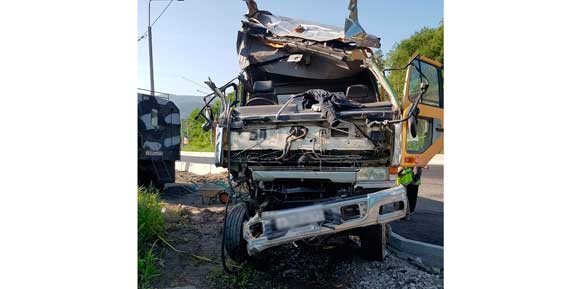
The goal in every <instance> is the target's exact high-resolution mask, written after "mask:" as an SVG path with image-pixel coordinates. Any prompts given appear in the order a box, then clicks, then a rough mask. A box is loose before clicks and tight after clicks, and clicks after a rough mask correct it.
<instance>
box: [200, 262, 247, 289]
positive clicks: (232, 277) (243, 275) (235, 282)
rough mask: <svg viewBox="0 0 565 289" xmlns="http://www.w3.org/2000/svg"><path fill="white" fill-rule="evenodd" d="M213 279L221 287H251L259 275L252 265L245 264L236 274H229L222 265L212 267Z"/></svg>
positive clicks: (244, 288)
mask: <svg viewBox="0 0 565 289" xmlns="http://www.w3.org/2000/svg"><path fill="white" fill-rule="evenodd" d="M211 276H212V279H213V280H214V282H215V283H216V285H217V286H218V287H219V288H233V289H246V288H251V287H252V285H253V284H252V283H253V281H255V279H256V277H257V272H256V271H255V269H253V268H251V267H250V266H245V265H244V267H243V268H242V269H240V270H238V271H237V273H235V274H227V273H225V272H224V270H223V269H222V266H217V267H215V268H214V269H212V274H211Z"/></svg>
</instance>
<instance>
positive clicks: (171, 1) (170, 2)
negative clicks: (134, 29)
mask: <svg viewBox="0 0 565 289" xmlns="http://www.w3.org/2000/svg"><path fill="white" fill-rule="evenodd" d="M173 1H175V0H170V1H169V3H167V6H165V8H164V9H163V10H162V11H161V13H160V14H159V16H157V18H156V19H155V21H153V23H151V25H149V27H153V25H155V23H156V22H157V20H159V18H161V16H162V15H163V13H165V11H167V9H168V8H169V6H171V4H172V3H173ZM149 3H150V4H151V1H149ZM149 9H151V8H149ZM148 32H149V29H147V30H145V33H143V34H141V36H139V37H138V38H137V42H139V41H141V40H142V39H143V38H145V37H146V36H147V33H148Z"/></svg>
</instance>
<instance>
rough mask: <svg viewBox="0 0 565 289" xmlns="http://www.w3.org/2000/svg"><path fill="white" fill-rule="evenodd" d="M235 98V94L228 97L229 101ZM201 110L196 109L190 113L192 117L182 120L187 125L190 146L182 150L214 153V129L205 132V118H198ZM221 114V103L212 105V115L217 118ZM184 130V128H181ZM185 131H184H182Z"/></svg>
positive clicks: (217, 101)
mask: <svg viewBox="0 0 565 289" xmlns="http://www.w3.org/2000/svg"><path fill="white" fill-rule="evenodd" d="M233 98H234V94H233V93H229V94H228V95H227V99H228V100H232V99H233ZM199 111H200V108H195V109H194V110H192V112H191V113H190V116H189V117H188V118H186V119H183V120H182V122H181V123H182V124H185V125H186V127H187V131H188V145H186V146H184V147H183V148H182V149H183V150H184V151H199V152H211V151H214V143H213V136H212V133H213V129H211V130H210V131H204V130H203V129H202V125H203V124H204V121H205V120H204V118H203V117H198V112H199ZM219 112H220V101H219V100H216V101H214V103H212V113H213V114H214V117H215V118H216V117H217V115H218V113H219ZM181 130H182V127H181ZM182 131H184V130H182Z"/></svg>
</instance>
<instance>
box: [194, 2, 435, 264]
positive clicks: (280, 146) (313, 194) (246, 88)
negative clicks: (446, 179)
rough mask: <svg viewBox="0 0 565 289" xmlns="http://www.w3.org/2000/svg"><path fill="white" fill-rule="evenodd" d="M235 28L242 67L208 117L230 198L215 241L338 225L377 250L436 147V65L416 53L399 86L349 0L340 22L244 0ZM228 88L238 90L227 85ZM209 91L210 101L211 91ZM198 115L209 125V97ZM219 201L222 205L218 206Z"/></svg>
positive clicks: (233, 248) (367, 250)
mask: <svg viewBox="0 0 565 289" xmlns="http://www.w3.org/2000/svg"><path fill="white" fill-rule="evenodd" d="M246 2H247V6H248V13H247V14H246V15H245V20H244V21H242V28H241V30H240V31H239V32H238V42H237V50H238V54H239V58H238V59H239V63H240V67H241V69H242V73H241V74H240V75H239V76H238V77H237V78H236V79H237V83H228V84H226V85H224V86H222V87H216V85H215V84H214V83H213V82H212V81H210V82H208V84H209V86H210V88H211V89H212V90H213V91H214V96H213V98H214V97H216V98H219V99H220V101H221V111H220V113H219V115H217V116H216V117H215V125H216V130H215V135H216V137H215V147H216V149H215V152H216V163H217V165H220V166H223V167H226V168H227V169H228V170H229V173H230V179H229V183H230V187H231V191H232V192H231V197H232V198H233V199H235V202H236V205H235V206H234V207H233V209H232V210H231V211H229V214H228V215H227V216H226V218H225V220H226V221H225V225H224V239H223V244H222V247H223V248H224V249H225V251H227V253H228V255H229V256H230V257H231V258H232V259H234V260H236V261H243V260H245V259H246V258H249V257H250V256H251V255H255V254H258V253H259V252H261V251H263V250H265V249H267V248H270V247H273V246H278V245H281V244H285V243H289V242H294V241H299V240H311V239H317V238H322V237H324V236H328V235H332V234H336V233H342V234H352V235H358V236H359V237H360V240H361V249H362V252H363V254H364V255H365V256H366V257H367V258H369V259H373V260H383V258H384V246H385V244H386V234H385V228H386V226H385V225H386V224H388V223H390V222H393V221H395V220H399V219H402V218H404V217H405V216H406V215H407V214H408V213H409V212H410V209H409V208H412V209H413V207H415V200H416V198H415V196H417V190H418V186H417V183H412V182H410V183H397V180H396V173H397V172H398V171H399V169H402V168H413V167H423V166H425V165H426V164H427V162H428V161H429V160H430V159H431V158H432V157H433V155H434V154H436V153H438V152H439V151H440V150H441V149H442V147H443V68H442V65H441V64H439V63H436V62H434V61H432V60H430V59H427V58H425V57H423V56H419V55H416V56H414V57H413V58H412V59H411V61H410V62H409V63H408V65H407V74H406V81H405V89H404V94H403V95H402V96H401V97H399V96H397V95H396V93H395V91H394V89H393V88H392V87H391V84H390V82H389V80H388V79H387V78H386V77H385V73H384V72H383V70H382V67H381V66H380V65H379V63H377V60H376V59H375V57H374V55H373V52H372V48H378V47H380V39H379V38H378V37H375V36H373V35H370V34H368V33H366V32H365V31H364V30H363V28H362V27H361V26H360V25H359V23H358V19H357V1H355V0H351V3H350V5H349V11H350V15H349V17H348V18H347V19H346V23H345V26H344V28H340V27H335V26H330V25H324V24H319V23H312V22H308V21H303V20H295V19H291V18H288V17H282V16H276V15H274V14H272V13H271V12H269V11H265V10H259V9H258V8H257V4H256V3H255V1H253V0H247V1H246ZM229 87H232V88H235V89H234V91H235V92H236V94H235V95H236V97H235V99H232V100H228V99H227V98H226V96H225V91H226V90H227V89H228V88H229ZM213 98H212V99H209V100H208V102H207V103H208V104H209V103H210V102H212V100H213ZM205 111H207V112H208V113H206V114H204V113H202V114H201V115H202V117H205V118H207V119H208V123H207V124H206V125H205V126H204V127H206V128H210V127H212V117H211V115H210V111H211V109H210V108H209V105H207V106H205V107H204V108H203V110H202V112H205ZM227 211H228V210H226V212H227Z"/></svg>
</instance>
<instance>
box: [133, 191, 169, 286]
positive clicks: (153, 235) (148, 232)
mask: <svg viewBox="0 0 565 289" xmlns="http://www.w3.org/2000/svg"><path fill="white" fill-rule="evenodd" d="M164 233H165V218H164V217H163V213H161V204H160V199H159V193H158V190H157V189H155V188H153V187H149V188H145V187H139V188H138V189H137V242H138V251H137V276H138V282H139V283H138V287H139V288H150V286H151V284H152V283H153V281H154V279H155V277H157V276H158V275H159V269H158V267H157V258H156V256H155V254H154V251H153V250H154V248H155V244H156V243H157V240H158V238H159V236H162V235H163V234H164Z"/></svg>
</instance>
